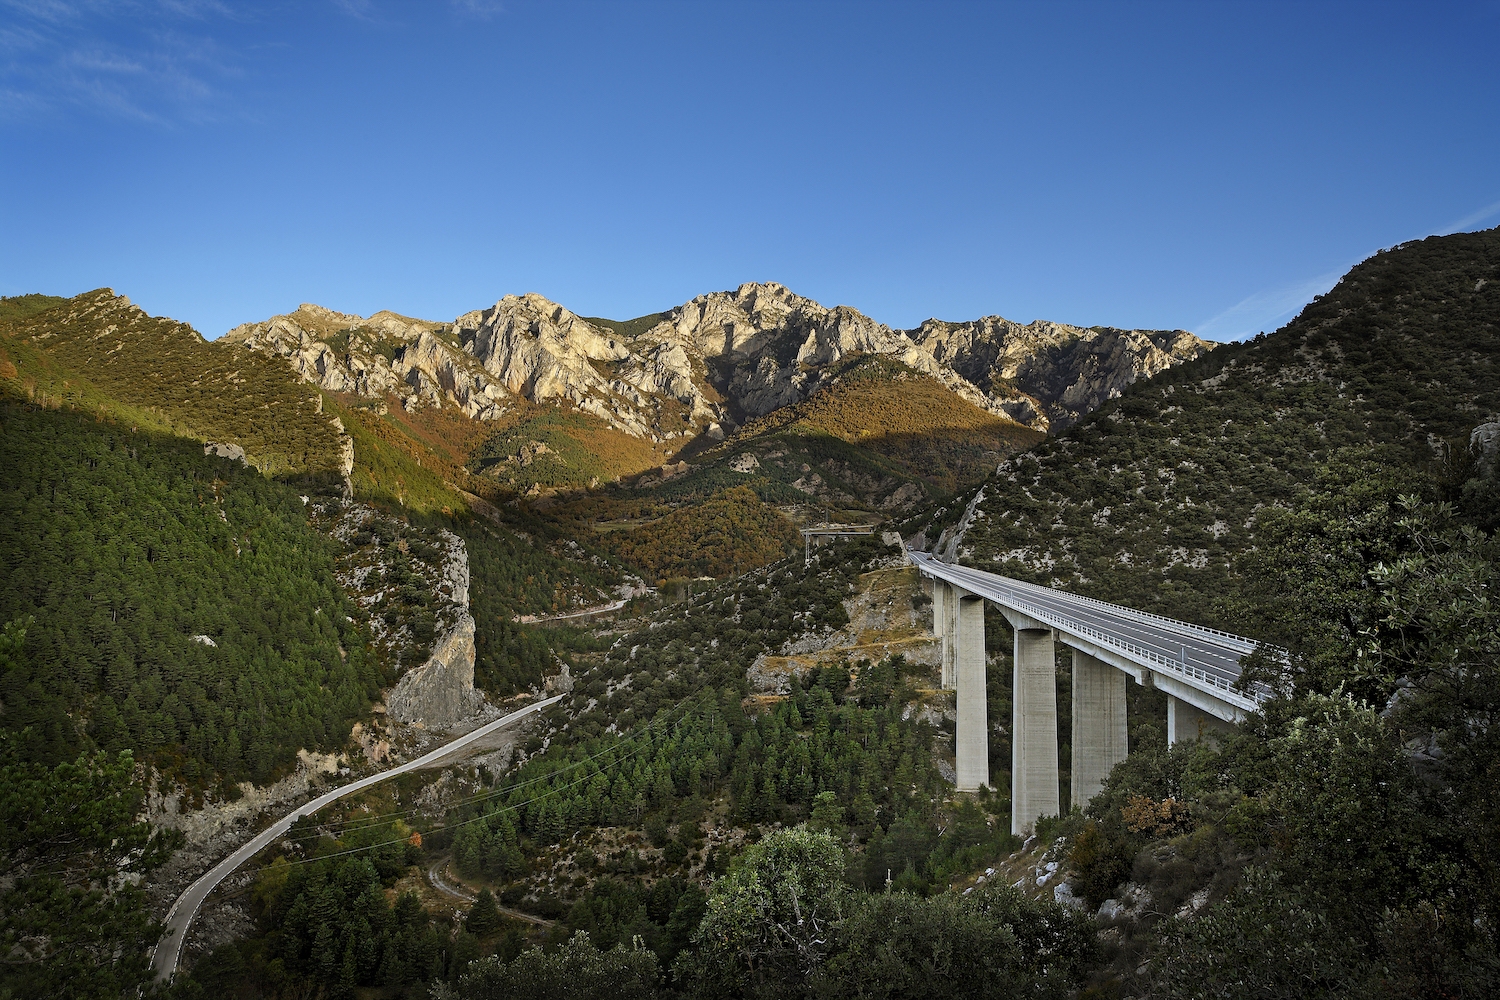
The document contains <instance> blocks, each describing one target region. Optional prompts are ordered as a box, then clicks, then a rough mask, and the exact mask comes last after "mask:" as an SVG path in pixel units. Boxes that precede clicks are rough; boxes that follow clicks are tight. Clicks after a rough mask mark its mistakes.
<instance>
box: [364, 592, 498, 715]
mask: <svg viewBox="0 0 1500 1000" xmlns="http://www.w3.org/2000/svg"><path fill="white" fill-rule="evenodd" d="M385 705H386V711H387V712H388V713H389V714H390V716H391V718H393V719H396V720H398V721H400V722H406V723H420V724H422V725H424V726H427V727H428V728H430V729H442V728H446V727H448V726H454V725H457V724H458V723H460V722H462V721H463V720H464V719H466V718H468V717H469V716H471V715H473V714H474V713H475V712H478V711H479V710H480V708H482V707H483V705H484V695H483V694H481V693H480V692H479V691H477V690H475V688H474V619H473V618H471V617H470V616H469V613H468V612H467V611H466V612H464V614H463V615H462V616H461V617H460V618H459V620H458V624H457V625H456V626H454V627H453V628H452V629H450V630H449V631H448V632H446V633H445V634H444V635H443V636H442V638H441V639H439V640H438V643H437V645H436V646H435V647H434V648H433V650H432V655H431V656H430V657H428V659H427V662H426V663H424V664H422V665H421V666H420V667H416V668H414V669H412V670H408V671H407V672H406V673H405V674H403V675H402V676H401V679H400V680H399V681H397V682H396V686H395V687H394V688H392V689H391V692H390V694H388V695H387V696H386V699H385Z"/></svg>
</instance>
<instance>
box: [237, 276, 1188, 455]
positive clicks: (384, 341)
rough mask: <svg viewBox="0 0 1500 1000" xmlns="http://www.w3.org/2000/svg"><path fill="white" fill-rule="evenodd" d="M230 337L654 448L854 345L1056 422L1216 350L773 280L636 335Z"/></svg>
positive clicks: (376, 332) (282, 325)
mask: <svg viewBox="0 0 1500 1000" xmlns="http://www.w3.org/2000/svg"><path fill="white" fill-rule="evenodd" d="M225 339H226V340H229V341H231V342H238V343H242V344H243V345H245V346H246V347H250V348H253V349H256V350H262V351H267V352H269V353H274V354H278V355H280V356H282V357H284V358H286V359H287V361H288V363H289V364H291V366H292V367H293V369H294V370H295V371H297V373H298V374H299V375H300V376H301V377H302V378H304V379H305V380H307V381H309V382H312V383H314V384H317V385H319V386H321V387H323V388H324V389H327V390H329V391H331V392H341V393H354V394H358V395H362V396H367V397H372V398H377V399H380V398H385V397H395V398H396V400H397V401H398V402H399V404H400V405H401V406H402V407H403V408H405V409H406V410H408V411H411V412H414V411H416V410H420V409H422V408H423V407H433V408H438V409H442V408H448V407H456V408H458V409H459V410H461V411H462V412H463V413H464V414H466V415H467V416H469V417H471V418H474V419H479V420H487V419H495V418H498V417H499V416H501V415H503V414H504V413H506V412H507V411H508V409H509V408H510V407H511V405H512V404H513V402H514V401H515V400H517V399H525V400H529V401H531V402H546V401H554V400H555V401H565V402H568V403H571V404H572V405H574V406H576V407H578V409H580V410H582V411H583V412H585V413H590V414H593V415H594V416H597V417H598V418H600V419H601V420H603V421H605V422H606V423H607V424H609V425H610V426H612V427H614V428H616V429H618V430H621V431H624V432H625V433H627V434H630V435H632V436H635V437H638V438H642V439H646V440H650V441H652V442H653V443H665V442H668V441H669V440H671V439H672V438H673V437H683V436H685V437H687V438H693V437H697V436H699V435H703V436H706V437H707V438H708V439H709V440H714V441H717V440H722V439H723V437H724V436H725V435H726V434H727V431H728V430H729V429H733V428H734V427H735V426H738V423H739V421H741V420H743V419H745V418H747V417H756V416H761V415H764V414H767V413H770V412H771V411H773V410H776V409H779V408H781V407H783V406H787V405H790V404H793V403H797V402H800V401H802V400H804V399H806V398H807V397H808V396H810V395H811V394H812V393H813V392H814V391H816V390H817V389H818V388H819V387H820V386H821V385H824V384H825V379H826V378H828V377H832V376H831V373H832V372H833V371H834V366H836V365H837V364H838V362H840V361H842V360H844V359H846V358H848V357H850V356H851V355H857V354H878V355H883V356H886V357H889V358H892V359H895V360H897V361H900V362H901V363H902V364H904V365H906V366H908V367H910V368H912V369H914V370H915V371H918V372H921V373H924V374H927V375H930V376H932V377H933V378H935V379H937V380H939V381H940V382H942V383H943V384H944V385H945V386H947V387H948V388H949V389H950V390H952V391H953V392H954V393H956V394H958V395H959V396H960V397H962V398H963V399H965V400H967V401H968V402H970V403H972V404H974V405H975V406H978V407H981V408H983V409H985V410H988V411H990V412H992V413H995V414H998V415H1003V416H1007V417H1009V418H1011V419H1013V420H1016V421H1017V422H1019V423H1022V424H1025V425H1027V426H1030V427H1033V428H1036V429H1039V430H1047V429H1048V428H1049V427H1053V428H1054V429H1056V428H1061V427H1065V426H1067V425H1068V424H1071V423H1072V422H1074V421H1075V420H1077V419H1078V417H1079V416H1080V415H1081V414H1083V413H1085V412H1088V411H1089V410H1091V409H1093V408H1094V407H1096V406H1098V405H1099V403H1101V402H1103V401H1104V400H1105V399H1108V398H1110V397H1111V396H1115V395H1118V394H1119V393H1120V391H1121V390H1123V389H1124V387H1125V386H1127V385H1129V384H1130V383H1131V382H1132V381H1134V380H1135V379H1136V378H1138V377H1141V376H1142V375H1151V374H1155V373H1156V372H1157V371H1159V370H1161V369H1162V368H1164V367H1166V366H1168V365H1170V364H1173V363H1176V362H1177V361H1180V360H1183V359H1185V358H1189V357H1196V356H1197V355H1198V354H1201V353H1202V352H1203V351H1206V350H1208V349H1209V347H1210V346H1211V345H1208V344H1205V343H1204V342H1203V341H1200V340H1198V339H1197V338H1196V337H1193V336H1192V335H1191V334H1189V333H1186V332H1184V331H1180V330H1179V331H1141V330H1115V329H1109V328H1090V329H1085V328H1082V327H1074V326H1067V325H1065V324H1060V323H1048V322H1043V321H1037V322H1034V323H1031V324H1028V325H1026V326H1021V325H1020V324H1016V323H1012V322H1010V321H1009V320H1005V319H1002V318H1000V317H998V316H987V317H984V318H983V319H979V320H974V321H972V322H969V323H944V322H940V321H938V320H928V321H927V322H926V323H924V324H922V326H921V327H920V328H918V329H917V330H914V331H902V330H894V329H892V328H891V327H888V326H886V325H885V324H883V323H878V322H876V321H875V320H873V319H871V318H870V317H868V316H865V315H864V314H863V313H860V312H859V311H857V310H855V309H851V308H849V307H848V306H835V307H834V308H831V309H830V308H826V307H824V306H822V305H820V304H818V303H817V302H814V301H813V300H811V299H808V298H804V297H803V296H800V295H797V294H795V293H793V292H791V291H790V290H789V289H787V288H786V287H785V286H784V285H780V284H777V283H775V282H767V283H763V284H757V283H747V284H744V285H741V286H740V287H739V288H737V289H734V290H733V291H723V292H712V293H709V294H707V295H700V296H698V297H697V298H695V299H693V300H692V301H690V302H687V303H684V304H683V305H681V306H678V307H677V308H675V309H672V310H670V311H669V312H668V313H666V314H665V318H664V319H663V320H662V321H661V322H660V323H658V324H657V325H656V326H654V327H652V328H651V329H649V330H647V331H646V332H645V333H643V334H641V335H640V336H638V337H635V338H634V339H630V340H626V339H624V338H622V337H620V336H618V335H616V334H615V333H614V332H612V331H611V330H609V329H604V328H600V327H596V326H595V325H593V324H591V323H590V322H588V321H587V320H585V319H583V318H582V317H580V316H578V315H576V314H575V313H573V312H571V311H570V310H568V309H566V308H564V307H563V306H561V305H558V304H557V303H555V302H552V301H550V300H548V299H546V298H545V297H543V296H541V295H537V294H535V293H528V294H526V295H507V296H505V297H504V298H502V299H500V300H499V301H498V302H496V303H495V304H494V305H493V306H491V307H489V308H487V309H480V310H474V311H472V312H468V313H465V314H464V315H462V316H460V317H458V318H457V319H456V320H454V321H453V322H452V323H433V322H428V321H424V320H413V319H409V318H406V317H402V316H398V315H396V314H394V313H389V312H380V313H376V314H375V315H374V316H371V317H368V318H364V317H360V316H355V315H352V314H348V313H339V312H334V311H333V310H329V309H324V308H322V307H321V306H315V305H311V304H304V305H302V306H300V307H298V309H297V310H296V311H295V312H293V313H290V314H288V315H285V316H276V317H273V318H271V319H270V320H267V321H265V322H263V323H249V324H245V325H243V326H239V327H236V328H235V329H234V330H232V331H230V332H229V333H228V334H226V335H225ZM683 411H685V416H686V423H687V429H686V430H685V431H684V430H681V429H671V430H669V429H667V428H668V427H673V428H680V427H681V424H680V423H677V422H676V415H677V414H681V413H683ZM669 412H670V413H671V414H673V415H674V419H673V421H670V422H668V421H664V419H663V418H664V416H666V415H667V414H668V413H669Z"/></svg>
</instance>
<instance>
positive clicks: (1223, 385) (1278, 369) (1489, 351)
mask: <svg viewBox="0 0 1500 1000" xmlns="http://www.w3.org/2000/svg"><path fill="white" fill-rule="evenodd" d="M1496 414H1500V230H1488V231H1485V232H1480V233H1466V234H1459V235H1455V236H1445V237H1432V238H1430V239H1426V240H1423V241H1421V242H1419V243H1412V244H1406V245H1403V246H1401V247H1398V248H1396V249H1394V250H1389V251H1385V252H1383V253H1380V254H1377V255H1376V256H1374V257H1372V258H1370V259H1369V260H1367V261H1365V262H1364V263H1363V264H1360V265H1359V266H1358V267H1356V268H1355V269H1354V270H1352V271H1350V272H1349V274H1348V275H1346V276H1345V277H1344V279H1343V280H1342V281H1340V282H1339V283H1338V285H1337V286H1336V287H1335V288H1334V289H1333V290H1332V291H1330V292H1329V293H1328V294H1327V295H1324V296H1321V297H1319V298H1318V299H1317V300H1316V301H1314V302H1313V303H1311V304H1309V305H1308V306H1307V307H1306V308H1305V309H1304V310H1303V311H1302V313H1301V314H1300V315H1299V316H1298V317H1297V318H1296V319H1295V320H1293V321H1292V322H1291V323H1289V324H1287V325H1286V326H1285V327H1283V328H1282V329H1281V330H1278V331H1277V332H1276V333H1273V334H1269V335H1264V336H1261V337H1257V338H1256V339H1255V340H1254V341H1252V342H1249V343H1245V344H1239V345H1229V346H1227V347H1223V348H1220V349H1218V350H1215V351H1213V352H1211V353H1210V354H1207V355H1205V356H1204V357H1202V358H1199V359H1197V360H1195V361H1191V362H1186V363H1184V364H1182V365H1179V366H1177V367H1175V368H1171V369H1169V370H1167V371H1165V372H1162V373H1161V374H1159V375H1157V376H1156V377H1154V378H1152V379H1150V380H1149V381H1146V382H1141V383H1137V384H1136V385H1135V386H1133V387H1132V388H1131V389H1129V390H1127V391H1126V393H1125V394H1124V395H1123V396H1121V397H1120V398H1119V399H1117V400H1114V401H1112V402H1109V403H1106V404H1105V405H1104V406H1102V407H1101V408H1100V409H1099V410H1098V411H1097V412H1096V413H1094V414H1093V415H1092V416H1090V417H1088V418H1086V419H1085V420H1083V421H1082V422H1080V423H1079V424H1078V425H1077V426H1076V427H1074V428H1072V429H1071V430H1070V431H1069V432H1068V433H1067V434H1065V435H1064V436H1062V437H1060V438H1057V439H1055V440H1053V441H1049V442H1047V443H1046V444H1043V445H1041V446H1040V447H1037V448H1035V449H1033V450H1031V451H1029V452H1027V453H1025V454H1023V455H1020V456H1018V457H1016V458H1014V459H1012V460H1010V461H1008V462H1006V463H1005V464H1004V465H1003V466H1002V467H1001V468H1000V471H999V472H998V473H997V474H996V475H995V476H993V477H992V478H991V479H990V480H989V481H988V482H986V483H985V484H984V486H983V492H984V497H983V499H982V501H981V502H980V503H979V504H978V505H977V507H976V509H975V511H974V516H973V520H972V522H971V523H970V524H969V525H968V526H967V528H966V529H965V530H964V531H963V534H962V540H961V542H960V543H959V546H958V550H959V553H960V555H961V558H962V559H963V561H965V562H966V563H969V564H971V565H974V566H978V567H981V568H985V569H993V570H996V571H998V572H1001V573H1006V574H1009V575H1013V576H1018V577H1023V578H1026V579H1032V580H1036V581H1038V582H1046V583H1055V584H1056V585H1059V586H1064V587H1068V588H1071V589H1075V590H1077V591H1079V592H1081V593H1086V594H1090V595H1092V596H1096V597H1100V598H1104V599H1108V600H1117V601H1121V602H1122V603H1127V604H1131V605H1133V606H1136V607H1141V608H1146V609H1149V610H1152V611H1158V612H1161V613H1165V614H1169V615H1173V616H1176V617H1179V618H1186V619H1189V620H1194V621H1201V622H1205V623H1216V624H1221V625H1224V626H1226V627H1229V628H1231V629H1233V628H1235V627H1237V626H1238V627H1243V626H1242V623H1241V622H1240V620H1239V616H1238V613H1237V612H1234V611H1232V610H1229V609H1228V608H1227V607H1226V606H1225V605H1224V604H1222V602H1219V601H1218V599H1219V598H1223V597H1226V596H1233V595H1235V594H1239V593H1242V592H1243V591H1244V588H1245V587H1246V586H1247V584H1246V583H1245V578H1244V576H1243V574H1241V573H1240V572H1238V570H1237V569H1236V568H1235V565H1234V557H1235V556H1236V554H1238V553H1242V552H1245V551H1247V550H1249V549H1251V548H1252V547H1253V546H1254V545H1256V544H1257V539H1258V538H1259V535H1260V522H1261V515H1260V513H1259V512H1260V511H1261V510H1262V509H1263V508H1265V507H1266V506H1280V505H1286V504H1289V503H1292V502H1294V501H1295V500H1296V499H1297V498H1298V497H1299V496H1301V495H1304V494H1305V493H1306V492H1307V491H1308V490H1309V489H1310V488H1311V487H1312V486H1313V485H1314V484H1315V483H1316V481H1317V479H1318V476H1319V471H1320V470H1321V469H1322V468H1324V467H1325V466H1326V465H1327V464H1328V463H1329V462H1330V461H1331V460H1333V459H1335V458H1336V457H1337V456H1339V455H1340V454H1341V452H1342V451H1343V450H1345V449H1358V450H1363V449H1366V448H1369V447H1372V446H1373V447H1376V448H1377V449H1380V450H1379V451H1378V452H1377V454H1378V456H1379V461H1381V462H1384V463H1388V464H1391V465H1393V466H1396V467H1405V468H1413V469H1419V470H1438V469H1440V468H1441V467H1442V466H1443V465H1444V462H1445V461H1449V460H1450V458H1451V460H1452V461H1457V462H1459V463H1460V464H1461V463H1462V461H1464V458H1463V456H1464V454H1465V453H1466V452H1467V448H1468V439H1469V435H1470V432H1471V431H1472V430H1473V429H1474V427H1475V426H1476V425H1478V424H1480V423H1483V422H1484V421H1486V420H1493V419H1495V415H1496ZM962 513H963V505H962V504H957V505H953V506H951V507H950V508H949V509H948V510H947V511H946V513H945V515H944V516H943V517H940V518H939V519H938V522H937V525H936V527H937V528H941V527H943V526H944V525H945V524H946V525H948V526H952V525H954V524H955V522H956V521H957V520H958V518H959V517H960V515H961V514H962ZM930 533H931V534H932V535H933V536H934V537H935V536H936V534H937V531H936V530H932V531H931V532H930Z"/></svg>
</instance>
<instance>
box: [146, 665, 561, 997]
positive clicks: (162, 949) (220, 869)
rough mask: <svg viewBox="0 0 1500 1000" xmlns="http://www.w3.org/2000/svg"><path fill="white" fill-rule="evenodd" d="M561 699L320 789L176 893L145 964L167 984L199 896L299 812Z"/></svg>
mask: <svg viewBox="0 0 1500 1000" xmlns="http://www.w3.org/2000/svg"><path fill="white" fill-rule="evenodd" d="M562 698H563V695H556V696H555V697H552V698H547V699H544V700H542V701H539V702H537V703H535V704H534V705H527V706H526V707H525V708H523V709H521V710H519V711H516V712H512V713H510V714H509V715H506V716H503V717H501V718H499V719H496V720H495V721H494V722H490V723H487V724H485V725H483V726H480V727H479V728H478V729H476V730H474V731H473V732H472V733H466V734H465V735H463V736H460V737H459V738H458V739H456V740H453V741H451V742H448V743H444V744H443V745H442V746H440V747H438V748H437V749H436V750H432V751H429V752H428V753H425V754H423V755H422V756H420V757H418V758H416V759H415V760H409V761H407V762H406V763H405V764H400V765H397V766H396V767H393V768H391V769H389V770H386V771H380V772H378V773H376V774H371V775H368V776H366V777H363V778H360V779H359V780H358V781H351V782H350V783H349V784H347V785H343V786H341V787H339V788H335V789H334V790H333V791H331V792H325V793H323V794H322V795H320V796H318V797H317V798H315V799H313V800H312V801H311V802H307V803H304V804H303V805H300V806H298V807H297V808H296V809H293V810H292V811H291V812H290V813H288V814H287V815H285V816H283V817H281V819H279V820H277V821H276V822H275V823H272V824H271V825H270V826H268V827H266V829H264V830H262V831H261V832H260V833H258V834H256V835H255V837H253V838H252V839H251V840H250V841H249V842H248V843H246V844H244V845H243V846H241V847H240V849H239V850H237V851H235V852H234V853H233V854H231V855H230V856H229V857H227V858H225V859H224V860H223V861H220V862H219V863H218V864H217V865H215V866H214V867H213V868H212V869H210V870H209V872H208V873H207V874H206V875H203V876H202V877H201V878H199V879H198V881H196V882H194V883H193V884H192V885H190V886H188V888H187V891H186V892H184V893H183V894H182V895H181V896H178V897H177V901H176V902H175V903H173V904H172V908H171V909H170V910H168V911H167V919H166V926H165V929H164V930H163V931H162V936H161V940H160V941H158V942H157V944H156V951H155V952H154V953H153V954H152V956H151V967H152V968H153V969H155V970H156V979H157V981H158V982H163V983H165V982H170V981H171V979H172V976H173V974H175V973H176V971H177V960H178V958H179V957H181V955H182V943H183V942H184V941H185V940H187V932H188V927H189V926H190V925H191V924H192V922H193V917H195V916H197V915H198V908H199V907H201V906H202V905H203V900H205V899H206V898H208V894H209V893H210V892H213V891H214V888H215V887H216V886H217V885H218V884H219V883H220V882H222V881H224V879H225V878H227V877H228V876H229V875H230V874H231V873H232V872H233V871H234V870H235V869H237V868H239V866H240V865H242V864H244V863H245V862H246V861H249V860H250V859H251V858H252V857H254V856H255V855H256V854H257V853H259V852H260V850H261V849H262V848H264V847H266V846H267V845H268V844H270V843H271V842H272V841H275V840H277V839H279V838H280V837H282V836H284V835H285V834H286V832H287V831H288V830H290V829H291V828H292V824H293V823H295V822H296V821H297V820H298V819H300V818H302V817H303V816H310V815H312V814H313V813H315V812H317V811H318V810H319V809H321V808H323V807H324V806H326V805H328V803H330V802H333V801H335V800H336V799H341V798H343V797H344V796H345V795H352V794H353V793H355V792H358V791H361V790H362V789H365V788H369V787H370V786H371V785H375V784H379V783H380V782H382V781H385V780H386V779H387V778H394V777H395V776H396V775H398V774H405V773H406V772H407V771H415V770H417V769H418V768H421V767H425V766H427V765H428V764H431V763H433V762H434V761H436V760H439V759H440V758H442V757H446V756H447V755H448V754H451V753H453V752H454V751H456V750H461V749H463V748H464V747H466V746H468V745H469V744H470V743H473V742H474V741H475V740H478V739H481V738H482V737H485V736H488V735H489V734H490V733H492V732H494V731H495V730H497V729H501V728H503V727H505V726H508V725H510V724H511V723H513V722H518V721H520V720H521V719H523V718H525V717H526V716H528V715H530V714H531V713H533V712H538V711H540V710H542V709H544V708H546V707H547V706H548V705H551V704H554V703H555V702H558V701H560V700H562Z"/></svg>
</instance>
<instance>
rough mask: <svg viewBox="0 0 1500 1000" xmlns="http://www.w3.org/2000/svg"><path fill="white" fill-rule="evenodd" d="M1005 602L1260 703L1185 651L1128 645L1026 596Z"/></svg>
mask: <svg viewBox="0 0 1500 1000" xmlns="http://www.w3.org/2000/svg"><path fill="white" fill-rule="evenodd" d="M1006 600H1007V601H1008V602H1009V603H1010V604H1011V605H1012V606H1014V607H1015V608H1016V610H1018V611H1025V612H1026V613H1027V614H1030V615H1032V616H1033V617H1035V618H1036V619H1037V621H1041V622H1046V623H1047V624H1049V625H1052V626H1054V627H1057V628H1061V629H1063V630H1064V631H1067V632H1072V633H1074V634H1077V635H1083V636H1087V637H1089V638H1090V639H1096V640H1098V641H1099V642H1102V643H1104V644H1105V645H1106V646H1110V647H1113V648H1114V649H1118V650H1120V651H1121V652H1125V653H1128V654H1130V655H1133V656H1136V657H1139V658H1141V659H1143V660H1146V661H1148V662H1149V663H1150V664H1151V665H1152V666H1162V667H1166V668H1167V669H1168V670H1171V671H1172V672H1173V673H1178V674H1182V675H1183V676H1184V677H1188V678H1191V679H1192V680H1195V681H1198V682H1199V683H1200V684H1207V685H1208V686H1210V687H1212V688H1215V689H1216V690H1219V691H1223V692H1226V693H1227V694H1229V695H1230V699H1229V700H1239V701H1243V702H1246V703H1248V704H1250V705H1256V704H1258V703H1259V702H1260V698H1258V697H1254V696H1250V695H1245V694H1243V693H1241V692H1239V691H1236V690H1235V689H1234V683H1233V682H1232V681H1230V680H1229V679H1228V678H1225V677H1220V676H1218V675H1216V674H1211V673H1209V672H1208V671H1206V670H1204V669H1203V668H1201V667H1195V666H1193V665H1192V664H1191V663H1188V662H1187V650H1186V649H1184V650H1183V651H1182V654H1181V657H1180V658H1178V659H1173V658H1172V657H1170V656H1168V655H1166V654H1164V653H1160V652H1158V651H1156V650H1155V649H1152V648H1151V647H1149V646H1142V645H1141V644H1139V643H1135V642H1129V641H1127V640H1125V639H1121V638H1119V637H1118V636H1114V635H1111V634H1110V633H1108V632H1106V631H1104V630H1103V629H1099V628H1095V627H1094V626H1092V625H1089V624H1086V623H1085V622H1081V621H1079V620H1077V619H1076V618H1069V617H1068V616H1067V615H1061V614H1058V613H1057V612H1056V611H1052V610H1049V609H1047V608H1043V607H1041V606H1040V605H1037V604H1034V603H1032V602H1031V601H1028V600H1026V599H1025V598H1024V597H1015V596H1009V597H1007V598H1006ZM1169 620H1170V619H1169Z"/></svg>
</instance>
